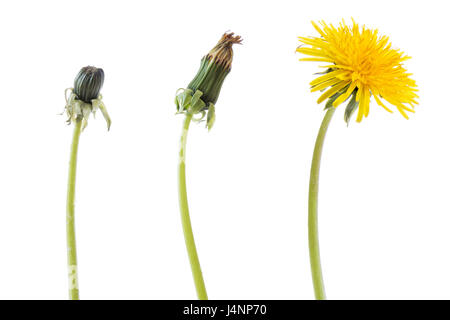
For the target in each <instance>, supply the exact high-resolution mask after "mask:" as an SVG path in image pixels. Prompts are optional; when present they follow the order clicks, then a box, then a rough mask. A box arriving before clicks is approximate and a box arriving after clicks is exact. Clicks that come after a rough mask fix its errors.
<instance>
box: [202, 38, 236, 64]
mask: <svg viewBox="0 0 450 320" xmlns="http://www.w3.org/2000/svg"><path fill="white" fill-rule="evenodd" d="M235 43H236V44H241V43H242V38H241V36H235V35H234V33H233V32H231V33H224V35H223V36H222V38H221V39H220V40H219V42H218V43H217V44H216V46H215V47H214V48H212V50H211V51H210V52H209V53H208V54H207V55H206V58H207V59H208V60H210V59H211V61H213V62H215V63H216V64H219V65H221V66H223V67H224V68H226V69H231V62H232V61H233V48H232V47H233V44H235Z"/></svg>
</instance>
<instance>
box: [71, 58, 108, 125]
mask: <svg viewBox="0 0 450 320" xmlns="http://www.w3.org/2000/svg"><path fill="white" fill-rule="evenodd" d="M104 79H105V73H104V72H103V69H100V68H96V67H92V66H87V67H84V68H82V69H81V70H80V72H78V75H77V76H76V77H75V81H74V87H73V88H68V89H66V108H65V109H66V113H67V115H68V117H69V118H68V120H67V123H68V124H70V123H72V122H74V121H82V122H83V126H82V128H83V129H84V128H85V127H86V126H87V123H88V119H89V116H90V114H91V113H93V114H94V116H95V113H96V111H97V110H99V109H100V111H101V112H102V114H103V117H104V118H105V120H106V123H107V126H108V130H109V128H110V126H111V118H110V117H109V115H108V112H107V110H106V107H105V104H104V103H103V101H102V95H101V94H100V90H101V89H102V86H103V81H104ZM68 93H70V94H68Z"/></svg>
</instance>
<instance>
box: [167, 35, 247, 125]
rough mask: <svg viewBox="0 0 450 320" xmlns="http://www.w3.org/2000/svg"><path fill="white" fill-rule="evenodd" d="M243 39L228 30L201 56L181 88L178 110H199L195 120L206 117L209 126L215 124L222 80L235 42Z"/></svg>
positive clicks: (229, 68)
mask: <svg viewBox="0 0 450 320" xmlns="http://www.w3.org/2000/svg"><path fill="white" fill-rule="evenodd" d="M241 42H242V39H241V37H240V36H235V35H234V33H225V34H224V35H223V36H222V38H221V39H220V40H219V42H218V43H217V44H216V46H215V47H214V48H213V49H212V50H211V51H210V52H209V53H208V54H207V55H206V56H204V57H203V58H202V60H201V63H200V68H199V70H198V72H197V74H196V75H195V77H194V79H193V80H192V81H191V82H190V83H189V85H188V86H187V89H179V90H178V91H177V95H176V98H175V104H176V106H177V113H186V114H191V115H194V114H200V117H199V118H197V119H195V120H196V121H202V120H203V119H204V117H205V115H206V113H207V112H208V115H207V117H206V126H207V127H208V129H211V127H212V126H213V124H214V120H215V107H214V105H215V103H216V102H217V99H218V98H219V94H220V90H221V88H222V84H223V82H224V80H225V78H226V77H227V75H228V73H230V71H231V63H232V61H233V49H232V47H233V44H235V43H238V44H240V43H241Z"/></svg>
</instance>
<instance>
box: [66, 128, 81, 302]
mask: <svg viewBox="0 0 450 320" xmlns="http://www.w3.org/2000/svg"><path fill="white" fill-rule="evenodd" d="M80 134H81V119H78V120H76V121H75V127H74V130H73V138H72V147H71V150H70V162H69V182H68V186H67V215H66V228H67V266H68V275H69V299H71V300H79V299H80V294H79V290H78V272H77V246H76V240H75V178H76V174H77V154H78V143H79V141H80Z"/></svg>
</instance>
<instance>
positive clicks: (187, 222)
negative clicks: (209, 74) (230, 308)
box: [178, 114, 208, 300]
mask: <svg viewBox="0 0 450 320" xmlns="http://www.w3.org/2000/svg"><path fill="white" fill-rule="evenodd" d="M191 120H192V115H189V114H187V115H186V118H185V120H184V123H183V131H182V133H181V141H180V153H179V163H178V196H179V201H180V211H181V223H182V225H183V233H184V241H185V242H186V249H187V252H188V256H189V262H190V263H191V270H192V276H193V278H194V284H195V288H196V290H197V296H198V298H199V299H200V300H208V295H207V293H206V288H205V282H204V280H203V275H202V269H201V267H200V262H199V260H198V254H197V249H196V247H195V240H194V234H193V233H192V226H191V219H190V217H189V206H188V200H187V191H186V164H185V159H186V141H187V134H188V130H189V124H190V123H191Z"/></svg>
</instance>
